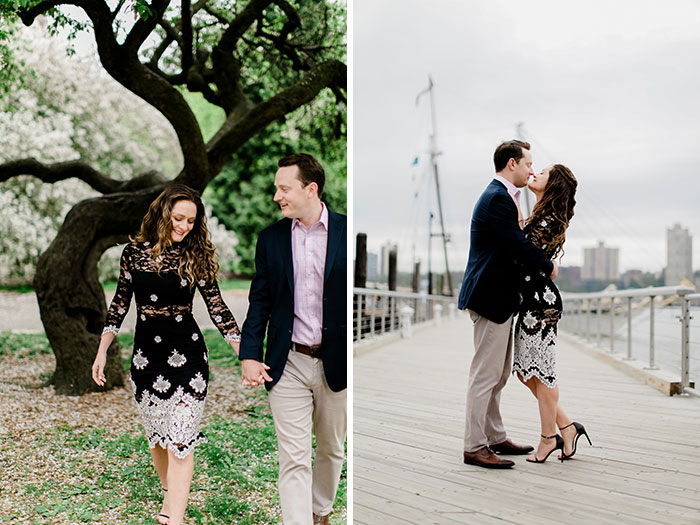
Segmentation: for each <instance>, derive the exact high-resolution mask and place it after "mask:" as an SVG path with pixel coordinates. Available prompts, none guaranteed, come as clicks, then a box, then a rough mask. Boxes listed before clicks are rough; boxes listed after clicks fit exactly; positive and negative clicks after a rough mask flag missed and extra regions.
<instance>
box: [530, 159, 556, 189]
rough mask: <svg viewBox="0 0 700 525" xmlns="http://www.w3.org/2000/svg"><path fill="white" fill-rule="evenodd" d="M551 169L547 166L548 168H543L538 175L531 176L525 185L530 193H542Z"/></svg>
mask: <svg viewBox="0 0 700 525" xmlns="http://www.w3.org/2000/svg"><path fill="white" fill-rule="evenodd" d="M551 170H552V167H551V166H549V167H548V168H545V169H543V170H542V171H541V172H540V173H539V175H533V176H532V181H531V182H530V184H528V185H527V187H528V188H530V191H532V193H534V194H535V195H541V194H543V193H544V189H545V188H546V187H547V182H549V172H550V171H551Z"/></svg>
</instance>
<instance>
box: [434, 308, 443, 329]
mask: <svg viewBox="0 0 700 525" xmlns="http://www.w3.org/2000/svg"><path fill="white" fill-rule="evenodd" d="M433 312H434V315H435V325H440V324H442V305H441V304H440V303H437V304H436V305H435V306H433Z"/></svg>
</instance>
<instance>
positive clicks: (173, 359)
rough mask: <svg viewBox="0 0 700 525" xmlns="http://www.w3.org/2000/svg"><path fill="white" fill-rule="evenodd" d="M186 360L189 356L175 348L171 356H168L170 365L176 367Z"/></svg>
mask: <svg viewBox="0 0 700 525" xmlns="http://www.w3.org/2000/svg"><path fill="white" fill-rule="evenodd" d="M186 362H187V358H186V357H185V356H184V355H182V354H181V353H179V352H178V351H177V350H176V349H174V348H173V353H172V354H170V357H168V364H169V365H170V366H174V367H175V368H179V367H181V366H182V365H184V364H185V363H186Z"/></svg>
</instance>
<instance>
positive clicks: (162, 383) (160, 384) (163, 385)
mask: <svg viewBox="0 0 700 525" xmlns="http://www.w3.org/2000/svg"><path fill="white" fill-rule="evenodd" d="M169 388H170V381H168V380H167V379H165V378H164V377H163V376H162V375H159V376H158V377H156V380H155V381H154V382H153V389H154V390H156V391H158V392H160V393H161V394H163V393H165V392H167V391H168V389H169Z"/></svg>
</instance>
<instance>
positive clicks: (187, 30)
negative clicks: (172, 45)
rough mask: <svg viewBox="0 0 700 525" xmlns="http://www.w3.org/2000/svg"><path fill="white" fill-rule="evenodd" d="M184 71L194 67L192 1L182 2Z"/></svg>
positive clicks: (184, 0)
mask: <svg viewBox="0 0 700 525" xmlns="http://www.w3.org/2000/svg"><path fill="white" fill-rule="evenodd" d="M180 19H181V20H182V23H181V24H180V26H181V27H182V44H181V46H180V47H181V49H182V71H183V73H185V74H187V72H188V71H189V70H190V68H191V67H192V64H193V62H194V59H193V57H192V5H191V4H190V0H182V16H181V17H180Z"/></svg>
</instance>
